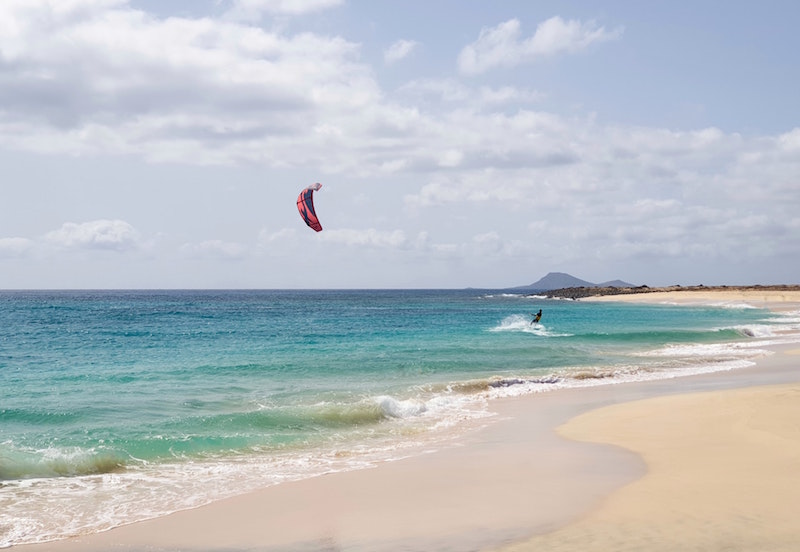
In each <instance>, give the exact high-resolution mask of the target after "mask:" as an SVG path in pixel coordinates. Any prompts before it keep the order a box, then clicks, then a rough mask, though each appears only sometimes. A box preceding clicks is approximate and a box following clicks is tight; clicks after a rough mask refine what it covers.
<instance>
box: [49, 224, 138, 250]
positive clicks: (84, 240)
mask: <svg viewBox="0 0 800 552" xmlns="http://www.w3.org/2000/svg"><path fill="white" fill-rule="evenodd" d="M45 240H46V241H47V242H49V243H51V244H54V245H57V246H60V247H66V248H82V249H106V250H114V251H127V250H130V249H136V248H137V247H138V245H139V233H138V232H137V231H136V229H135V228H134V227H133V226H131V225H130V224H128V223H127V222H125V221H123V220H105V219H101V220H93V221H90V222H83V223H74V222H65V223H64V224H63V225H62V226H61V228H59V229H58V230H54V231H52V232H48V233H47V234H46V235H45Z"/></svg>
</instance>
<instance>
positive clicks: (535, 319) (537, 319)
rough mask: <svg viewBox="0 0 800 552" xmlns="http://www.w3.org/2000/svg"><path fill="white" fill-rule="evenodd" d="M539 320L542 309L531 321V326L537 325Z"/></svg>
mask: <svg viewBox="0 0 800 552" xmlns="http://www.w3.org/2000/svg"><path fill="white" fill-rule="evenodd" d="M541 319H542V309H539V312H537V313H536V315H535V316H534V317H533V320H531V324H537V323H538V322H539V320H541Z"/></svg>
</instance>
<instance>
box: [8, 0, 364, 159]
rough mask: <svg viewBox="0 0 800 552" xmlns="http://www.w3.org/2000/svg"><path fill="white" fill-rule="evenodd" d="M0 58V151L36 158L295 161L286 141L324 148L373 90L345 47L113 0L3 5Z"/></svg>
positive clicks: (11, 0) (353, 48) (352, 50)
mask: <svg viewBox="0 0 800 552" xmlns="http://www.w3.org/2000/svg"><path fill="white" fill-rule="evenodd" d="M56 6H57V7H56ZM65 6H75V7H74V9H72V10H68V9H67V8H66V7H65ZM78 8H80V9H78ZM0 51H2V52H3V59H4V67H3V72H2V74H0V105H2V106H3V109H2V110H0V145H5V146H6V147H10V148H13V149H24V150H32V151H37V152H44V153H54V152H61V153H69V154H108V153H110V154H135V155H142V156H144V157H146V158H149V159H153V160H172V161H174V160H179V161H186V160H189V159H191V158H195V159H203V160H204V161H203V162H204V163H218V164H230V163H233V162H239V161H241V160H248V159H249V160H250V161H259V162H266V163H269V164H281V163H284V162H285V161H284V160H286V159H290V160H292V161H295V162H299V163H301V164H302V163H307V162H309V161H310V159H308V158H306V159H296V157H297V156H296V155H295V156H294V158H295V159H292V157H290V156H287V155H286V151H287V150H297V149H298V148H296V145H295V144H296V142H295V141H292V140H287V139H286V138H287V136H294V137H295V139H303V140H306V141H307V142H308V143H309V144H313V142H314V141H315V140H318V141H320V142H321V145H320V148H322V147H324V146H325V138H324V137H315V136H314V135H313V133H312V131H311V130H310V129H313V128H315V127H316V126H317V125H318V124H320V123H322V122H325V123H327V124H329V125H331V126H336V124H337V123H339V122H340V121H346V120H347V119H348V118H352V117H353V115H354V114H355V113H356V112H358V111H359V110H363V109H364V107H365V106H366V105H370V104H373V103H374V102H375V98H376V97H377V96H378V95H379V91H378V87H377V85H376V83H375V82H374V80H373V78H372V76H371V75H370V70H369V68H368V67H366V66H364V65H362V64H359V63H358V62H357V61H356V56H357V53H358V46H357V45H356V44H353V43H350V42H347V41H346V40H343V39H341V38H338V37H322V36H317V35H313V34H310V33H301V34H298V35H294V36H285V35H283V34H280V33H277V32H268V31H265V30H262V29H260V28H258V27H254V26H248V25H244V24H239V23H234V22H229V21H220V20H213V19H210V18H204V19H188V18H180V17H171V18H167V19H158V18H155V17H152V16H149V15H147V14H145V13H143V12H140V11H136V10H133V9H130V8H129V7H127V5H125V4H120V3H117V2H98V3H91V2H88V1H85V2H73V3H70V4H62V3H50V2H43V1H42V0H31V2H21V1H18V0H8V1H7V2H0ZM302 151H311V150H309V149H308V148H306V149H303V150H302ZM310 155H313V153H312V154H310Z"/></svg>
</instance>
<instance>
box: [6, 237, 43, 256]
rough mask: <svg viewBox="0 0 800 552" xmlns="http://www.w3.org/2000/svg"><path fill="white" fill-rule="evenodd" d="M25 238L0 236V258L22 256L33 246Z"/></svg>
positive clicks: (30, 241)
mask: <svg viewBox="0 0 800 552" xmlns="http://www.w3.org/2000/svg"><path fill="white" fill-rule="evenodd" d="M34 245H35V244H34V242H33V240H29V239H27V238H0V258H12V257H22V256H23V255H25V254H26V253H27V252H28V251H30V250H31V249H32V248H33V247H34Z"/></svg>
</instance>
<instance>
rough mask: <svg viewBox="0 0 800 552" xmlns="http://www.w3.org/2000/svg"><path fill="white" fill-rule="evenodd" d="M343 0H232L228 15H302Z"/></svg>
mask: <svg viewBox="0 0 800 552" xmlns="http://www.w3.org/2000/svg"><path fill="white" fill-rule="evenodd" d="M343 3H344V0H233V1H232V4H233V5H232V6H231V9H230V10H229V12H228V14H227V15H228V17H232V18H237V19H256V18H258V17H260V16H261V14H264V13H266V14H270V15H295V16H296V15H304V14H307V13H312V12H316V11H322V10H326V9H329V8H333V7H336V6H339V5H341V4H343Z"/></svg>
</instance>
